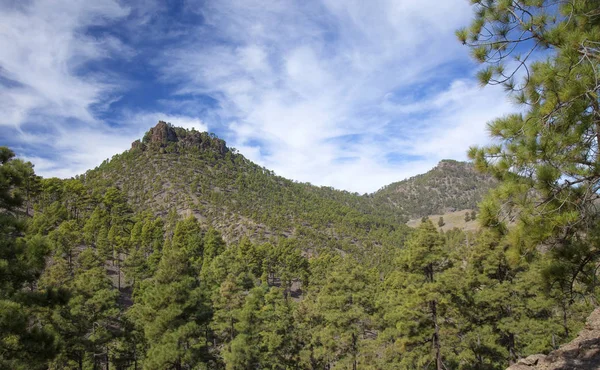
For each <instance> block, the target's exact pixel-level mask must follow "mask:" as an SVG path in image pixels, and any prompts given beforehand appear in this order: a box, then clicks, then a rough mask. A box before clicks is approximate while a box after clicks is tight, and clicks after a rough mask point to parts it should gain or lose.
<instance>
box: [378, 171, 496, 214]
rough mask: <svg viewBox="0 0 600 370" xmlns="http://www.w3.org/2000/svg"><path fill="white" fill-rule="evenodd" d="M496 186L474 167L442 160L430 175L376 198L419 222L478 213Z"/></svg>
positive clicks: (398, 184) (400, 184) (392, 187)
mask: <svg viewBox="0 0 600 370" xmlns="http://www.w3.org/2000/svg"><path fill="white" fill-rule="evenodd" d="M497 184H498V182H497V181H496V180H495V179H494V178H493V177H491V176H489V175H486V174H482V173H479V172H477V171H475V168H474V167H473V165H472V164H471V163H466V162H458V161H454V160H443V161H441V162H440V163H439V164H438V165H437V166H436V167H435V168H433V169H432V170H431V171H429V172H427V173H425V174H422V175H417V176H414V177H411V178H410V179H406V180H403V181H399V182H395V183H392V184H389V185H387V186H385V187H383V188H382V189H380V190H379V191H377V192H375V193H374V195H373V196H374V198H375V199H376V200H377V201H378V203H385V202H389V203H390V204H392V205H393V206H394V207H396V208H397V209H398V212H400V213H402V214H405V215H408V216H409V218H418V217H423V216H428V215H434V214H444V213H446V212H454V211H460V210H464V209H475V208H476V207H477V203H479V202H480V201H481V200H482V199H483V197H484V196H485V195H486V194H487V192H488V191H489V190H490V189H492V188H494V187H495V186H496V185H497Z"/></svg>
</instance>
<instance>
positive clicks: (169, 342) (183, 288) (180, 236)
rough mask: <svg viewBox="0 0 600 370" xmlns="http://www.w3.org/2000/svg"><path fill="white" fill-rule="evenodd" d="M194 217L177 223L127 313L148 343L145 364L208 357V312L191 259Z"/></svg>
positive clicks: (162, 365)
mask: <svg viewBox="0 0 600 370" xmlns="http://www.w3.org/2000/svg"><path fill="white" fill-rule="evenodd" d="M194 222H195V221H192V220H191V219H188V220H184V221H180V222H179V223H178V224H177V226H176V228H175V233H174V235H173V242H172V243H171V244H170V245H168V246H165V248H164V249H163V253H162V257H161V260H160V263H159V265H158V269H157V271H156V274H155V275H154V277H153V278H152V279H150V280H148V281H145V282H143V283H142V284H141V286H140V291H141V292H140V293H139V296H138V297H137V298H136V302H135V304H134V306H133V308H132V313H131V314H132V317H133V319H134V321H135V322H136V324H137V325H138V326H140V327H141V328H142V330H143V332H144V336H145V339H146V341H147V343H148V352H147V354H146V359H145V360H144V368H147V369H176V370H179V369H183V368H191V367H194V366H199V364H200V363H202V362H205V361H207V360H208V357H207V350H208V349H207V344H208V343H207V337H206V332H207V331H206V329H207V325H208V319H209V313H210V312H209V309H208V307H207V306H206V298H205V297H203V296H202V292H201V289H200V281H199V279H198V276H199V272H200V271H199V268H198V265H197V263H196V261H197V258H198V251H199V250H200V251H201V248H202V245H201V239H200V238H199V236H198V234H197V233H198V229H197V227H196V226H195V225H194ZM198 244H199V245H198Z"/></svg>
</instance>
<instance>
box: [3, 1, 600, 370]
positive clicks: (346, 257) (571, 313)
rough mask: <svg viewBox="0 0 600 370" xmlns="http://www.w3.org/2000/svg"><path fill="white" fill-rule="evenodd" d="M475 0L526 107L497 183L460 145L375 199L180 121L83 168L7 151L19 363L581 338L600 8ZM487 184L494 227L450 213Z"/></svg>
mask: <svg viewBox="0 0 600 370" xmlns="http://www.w3.org/2000/svg"><path fill="white" fill-rule="evenodd" d="M473 3H474V6H475V8H476V12H475V20H474V22H473V24H472V25H471V27H469V28H467V29H464V30H459V31H458V32H457V35H458V37H459V39H460V40H461V41H462V42H463V43H464V44H466V45H468V46H469V47H471V48H472V50H473V55H474V56H475V57H476V59H477V60H479V61H480V62H482V63H489V64H490V65H491V66H490V67H489V68H484V69H483V70H482V72H481V73H480V78H481V80H482V82H483V83H486V84H487V83H498V84H504V85H505V87H506V88H507V90H508V91H509V92H510V93H511V94H512V96H513V97H514V98H515V100H517V101H518V102H521V103H523V105H524V111H523V113H522V114H519V115H513V116H508V117H503V118H500V119H498V120H495V121H493V122H491V123H490V124H489V128H490V132H491V134H492V135H493V136H494V137H495V138H496V139H497V142H496V144H495V145H491V146H488V147H482V148H479V147H476V148H472V149H471V150H470V152H469V155H470V156H471V158H472V159H473V160H474V162H475V166H476V168H477V169H479V170H480V171H482V172H485V173H487V174H488V175H487V176H493V177H494V178H495V179H496V181H497V184H495V183H494V182H493V181H492V180H489V179H488V178H487V177H478V176H480V175H476V174H475V173H474V172H472V169H471V168H470V167H469V166H468V165H465V164H461V163H458V162H452V161H444V162H442V163H441V164H440V165H439V166H438V167H437V168H436V169H434V170H433V171H431V172H430V173H428V174H426V175H423V176H418V177H415V178H413V179H409V180H407V181H404V182H400V183H397V184H393V185H390V186H388V187H386V188H384V189H382V190H381V191H380V192H378V193H376V194H372V195H367V196H359V195H358V194H351V193H348V192H343V191H337V190H334V189H332V188H324V187H315V186H312V185H310V184H301V183H296V182H293V181H290V180H286V179H283V178H281V177H279V176H276V175H275V174H273V173H272V172H271V171H269V170H267V169H265V168H261V167H260V166H257V165H256V164H253V163H252V162H250V161H248V160H247V159H245V158H244V157H243V156H242V155H240V154H239V153H237V152H236V151H235V150H233V149H230V148H227V146H226V145H225V143H224V142H223V141H222V140H220V139H218V138H217V137H215V136H214V135H211V134H208V133H201V132H197V131H193V130H191V131H189V130H184V129H181V128H175V127H172V126H170V125H169V124H167V123H164V122H161V123H159V124H158V125H157V126H156V127H154V128H153V129H151V130H150V131H149V132H148V133H147V134H146V135H145V136H144V138H143V139H142V140H141V141H136V142H135V143H134V144H133V146H132V149H131V150H129V151H127V152H125V153H123V154H120V155H117V156H115V157H113V158H112V160H110V161H108V160H107V161H105V162H104V163H103V164H102V165H101V166H99V167H98V168H96V169H94V170H90V171H88V172H87V173H86V174H84V175H81V176H78V177H77V178H73V179H65V180H61V179H56V178H49V179H42V178H40V177H39V176H37V175H36V174H35V172H34V170H33V165H32V164H31V163H28V162H24V161H23V160H20V159H17V158H15V155H14V152H13V151H11V150H10V149H9V148H6V147H0V369H16V370H21V369H23V370H25V369H27V370H30V369H34V370H35V369H106V370H109V369H147V370H154V369H156V370H163V369H172V370H183V369H186V370H190V369H228V370H242V369H271V370H274V369H330V370H333V369H353V370H356V369H377V370H379V369H381V370H387V369H405V370H409V369H411V370H412V369H436V370H442V369H460V370H474V369H478V370H496V369H504V368H506V367H507V366H508V365H510V364H514V363H515V362H516V361H517V360H518V359H520V358H522V357H526V356H528V355H530V354H534V353H548V352H550V351H551V350H553V349H555V348H557V347H558V346H559V345H560V344H561V343H563V342H566V341H568V340H570V339H572V338H573V337H575V335H576V334H577V331H578V330H579V329H580V328H581V327H582V326H583V325H584V318H585V317H586V316H587V314H588V313H589V312H590V311H591V310H592V309H593V308H594V307H595V306H597V305H598V301H599V298H600V296H599V294H598V289H597V287H598V283H597V282H598V271H597V270H598V268H597V266H598V263H599V262H600V251H599V249H598V248H599V246H600V226H599V225H600V222H599V221H600V220H599V217H600V212H599V211H598V209H597V205H598V197H599V194H600V168H599V166H600V154H599V150H598V148H600V120H599V119H598V117H599V116H600V112H599V111H598V110H599V108H598V95H597V89H598V85H597V81H598V79H597V78H596V77H597V72H598V60H600V58H598V55H599V54H598V50H597V48H596V47H595V46H594V45H597V43H598V42H600V21H599V19H600V17H598V6H597V4H596V3H595V2H593V1H586V0H576V1H572V2H570V3H568V4H567V3H565V4H558V5H557V4H555V3H547V2H545V1H494V0H489V1H474V2H473ZM515 33H516V34H515ZM532 40H533V41H534V44H531V41H532ZM590 42H592V43H591V44H590ZM519 43H524V44H519ZM515 44H517V46H520V48H513V46H515ZM527 47H533V48H534V50H535V49H536V48H538V47H543V48H545V50H546V51H545V54H544V55H545V58H546V59H544V60H542V59H541V58H540V59H538V60H540V61H539V62H536V63H533V64H532V65H531V67H530V69H528V73H527V76H526V80H525V81H524V86H516V83H515V82H514V80H513V79H512V76H513V75H512V74H510V72H508V71H507V68H508V67H507V64H506V59H505V58H507V57H508V56H514V55H512V53H514V51H515V50H517V49H519V50H520V49H521V48H527ZM532 52H533V51H532ZM526 55H529V54H526ZM521 58H523V57H521V56H519V57H518V58H517V60H522V59H521ZM525 58H527V57H525ZM510 65H511V66H514V64H510ZM517 66H518V63H517ZM522 66H523V65H522V64H521V67H522ZM507 73H509V75H507ZM461 176H464V179H461ZM476 179H479V180H476ZM486 179H487V180H486ZM480 180H481V181H480ZM479 182H483V183H484V185H485V186H484V187H488V186H489V187H493V189H492V190H491V192H490V193H489V194H488V195H487V196H485V197H484V199H483V200H482V201H481V202H480V203H479V204H478V206H477V210H476V211H475V213H476V215H475V216H476V217H475V218H476V221H473V220H472V219H473V214H472V212H473V211H472V210H471V212H467V211H466V210H462V211H459V212H458V214H459V215H460V214H462V217H463V222H465V223H474V222H477V223H478V224H479V227H478V228H477V229H476V230H473V231H465V230H461V229H458V228H455V227H454V228H451V229H450V225H452V224H453V223H457V222H458V221H455V220H453V219H450V218H448V219H443V217H444V215H445V214H446V213H443V212H442V211H445V210H447V208H448V207H450V208H454V207H457V208H460V207H466V206H467V205H469V206H470V209H475V208H474V207H473V205H474V202H475V201H476V200H474V199H477V197H479V196H480V195H481V194H479V191H481V192H482V193H483V190H479V187H478V185H477V184H479ZM419 189H423V193H424V194H417V193H419ZM461 189H462V190H461ZM462 192H465V193H466V194H468V196H466V195H464V194H463V193H462ZM432 194H435V196H434V195H432ZM478 194H479V195H478ZM421 197H422V198H421ZM469 197H474V199H471V198H469ZM419 199H423V202H424V203H423V205H421V204H420V203H419V204H417V203H416V202H421V200H419ZM425 199H430V200H431V201H429V200H425ZM452 202H456V203H452ZM413 206H414V209H412V208H410V207H413ZM434 211H435V212H437V214H438V215H440V217H442V219H440V217H437V216H436V217H437V218H433V219H430V218H427V217H425V216H426V215H427V214H430V213H432V212H434ZM417 215H422V217H421V220H420V222H419V223H418V224H417V225H414V226H415V227H414V228H412V229H411V228H409V227H408V226H406V224H405V222H406V221H407V220H408V216H412V217H414V216H417ZM508 221H510V223H509V222H508ZM509 225H510V227H509ZM440 227H441V228H442V229H441V230H440ZM593 340H595V339H593Z"/></svg>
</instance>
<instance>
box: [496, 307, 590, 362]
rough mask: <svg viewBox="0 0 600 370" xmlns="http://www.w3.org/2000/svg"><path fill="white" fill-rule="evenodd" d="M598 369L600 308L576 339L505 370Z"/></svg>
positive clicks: (532, 356) (588, 320)
mask: <svg viewBox="0 0 600 370" xmlns="http://www.w3.org/2000/svg"><path fill="white" fill-rule="evenodd" d="M571 369H578V370H592V369H594V370H596V369H600V308H598V309H596V310H595V311H594V312H592V314H591V315H590V316H589V317H588V319H587V322H586V325H585V328H584V329H583V330H581V332H580V333H579V335H578V336H577V338H575V339H573V340H572V341H571V342H569V343H567V344H563V345H562V346H560V348H558V349H557V350H555V351H552V352H550V354H548V355H547V356H546V355H531V356H529V357H526V358H524V359H521V360H519V362H517V363H516V364H514V365H512V366H511V367H509V368H508V369H507V370H571Z"/></svg>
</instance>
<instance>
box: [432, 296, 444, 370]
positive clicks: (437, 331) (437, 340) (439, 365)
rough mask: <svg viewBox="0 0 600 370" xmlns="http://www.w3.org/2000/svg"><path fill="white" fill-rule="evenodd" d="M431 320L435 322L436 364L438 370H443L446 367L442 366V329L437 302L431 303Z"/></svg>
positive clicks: (434, 345)
mask: <svg viewBox="0 0 600 370" xmlns="http://www.w3.org/2000/svg"><path fill="white" fill-rule="evenodd" d="M430 306H431V319H432V320H433V328H434V330H433V347H434V349H435V363H436V369H437V370H443V368H444V365H443V364H442V352H441V346H440V327H439V325H438V318H437V302H436V301H431V302H430Z"/></svg>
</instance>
